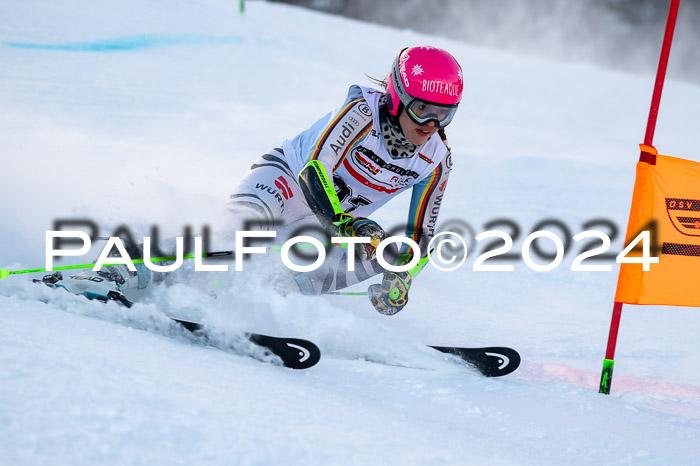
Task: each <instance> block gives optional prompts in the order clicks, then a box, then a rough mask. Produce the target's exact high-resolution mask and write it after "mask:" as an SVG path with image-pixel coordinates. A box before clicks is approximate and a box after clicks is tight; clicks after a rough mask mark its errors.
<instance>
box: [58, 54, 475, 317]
mask: <svg viewBox="0 0 700 466" xmlns="http://www.w3.org/2000/svg"><path fill="white" fill-rule="evenodd" d="M381 84H382V85H383V87H385V88H386V92H383V91H379V90H376V89H372V88H368V87H361V86H358V85H353V86H351V87H350V89H349V91H348V94H347V97H346V99H345V102H343V104H342V105H341V106H340V107H339V108H338V109H337V110H335V111H333V112H331V113H329V114H328V115H326V116H324V117H323V118H321V119H320V120H318V121H317V122H316V123H314V124H313V125H312V126H311V127H310V128H308V129H307V130H305V131H303V132H301V133H300V134H298V135H297V136H296V137H294V138H293V139H288V140H286V141H284V143H283V145H282V147H280V148H277V149H274V150H272V151H270V152H269V153H267V154H265V155H263V156H262V158H261V159H260V160H258V161H257V162H256V163H255V164H254V165H253V166H252V167H251V170H250V171H249V172H248V173H247V174H246V176H245V177H244V178H243V180H242V181H241V182H240V184H239V185H238V187H237V188H236V189H235V190H234V193H233V194H231V196H230V199H229V201H228V203H227V205H226V210H227V212H228V219H229V225H228V228H226V229H224V235H223V236H224V239H225V238H226V236H227V235H228V236H229V240H230V236H231V235H233V234H234V232H235V231H237V230H242V229H243V230H247V229H251V223H250V221H251V220H253V221H254V225H255V226H254V228H257V229H262V230H276V229H278V228H282V229H284V230H285V231H287V233H289V232H290V231H292V230H294V229H296V231H299V230H300V228H299V227H303V226H305V225H306V226H308V225H310V224H314V225H316V226H318V224H319V223H320V225H321V226H322V227H323V229H324V230H325V232H326V233H327V234H328V236H329V237H355V238H357V237H367V238H369V239H370V242H369V243H364V244H362V245H361V247H360V248H359V250H358V254H355V259H356V260H355V263H354V264H355V267H354V271H353V272H349V271H348V266H347V251H346V250H344V249H342V248H338V247H334V248H331V249H330V251H329V253H328V255H327V257H326V260H325V262H324V264H323V266H322V267H321V268H319V269H317V270H316V271H314V272H309V273H301V274H296V275H295V276H294V277H293V279H294V286H295V287H296V286H298V288H299V290H300V291H301V292H302V293H305V294H323V293H326V292H328V291H332V290H338V289H342V288H345V287H347V286H350V285H353V284H356V283H358V282H360V281H363V280H365V279H367V278H370V277H371V276H374V275H377V274H379V273H383V278H382V283H381V285H379V284H375V285H371V286H370V287H369V290H368V295H369V298H370V301H371V302H372V305H373V306H374V307H375V308H376V309H377V311H379V312H380V313H382V314H387V315H391V314H395V313H397V312H399V311H400V310H401V309H403V307H404V306H405V305H406V303H407V301H408V291H409V289H410V287H411V283H412V281H413V279H414V278H415V276H416V275H417V273H418V272H420V270H421V269H422V267H423V266H425V264H426V263H427V259H428V254H429V251H427V246H428V243H429V242H430V240H431V239H432V237H433V236H434V234H435V226H436V223H437V215H438V212H439V209H440V205H441V203H442V200H443V195H444V191H445V187H446V184H447V178H448V175H449V172H450V170H451V168H452V160H451V156H450V149H449V146H448V145H447V140H446V137H445V133H444V128H445V127H446V126H447V125H449V124H450V122H451V121H452V118H453V117H454V115H455V113H456V111H457V106H458V104H459V102H460V100H461V97H462V87H463V83H462V69H461V68H460V66H459V64H458V63H457V61H456V60H455V58H454V57H453V56H452V55H450V54H449V53H448V52H446V51H445V50H442V49H439V48H436V47H431V46H416V47H409V48H405V49H404V50H402V51H401V53H399V55H398V56H397V57H396V59H395V60H394V63H393V66H392V68H391V72H390V75H389V76H388V77H387V79H386V81H384V82H382V83H381ZM436 134H437V136H436ZM409 187H412V188H413V189H412V196H411V204H410V208H409V211H408V221H407V224H406V231H405V234H406V237H408V238H410V239H412V240H413V241H415V242H416V243H417V244H418V246H419V249H420V250H419V251H414V250H412V249H411V248H409V247H406V246H405V247H403V248H402V249H401V252H400V253H399V251H398V250H397V249H396V248H394V251H393V257H392V253H391V248H387V253H386V254H385V255H384V257H385V258H391V260H390V261H389V262H393V263H394V265H404V264H407V263H409V262H411V259H412V258H413V255H414V254H419V255H420V260H419V262H418V265H417V266H415V267H413V268H412V269H410V270H408V271H407V272H391V271H386V270H384V269H383V268H382V267H381V266H380V265H379V264H378V262H377V260H376V257H375V256H376V248H377V246H378V244H379V242H380V241H381V240H382V239H384V238H385V237H386V236H387V235H386V232H385V231H384V230H383V229H382V227H381V226H380V225H379V224H377V222H375V221H373V220H370V218H369V217H371V215H372V214H373V213H374V212H375V211H376V210H377V209H378V208H379V207H381V206H382V205H384V204H386V203H387V202H388V201H389V200H390V199H391V198H392V197H394V196H395V195H397V194H398V193H400V192H403V191H404V190H406V189H407V188H409ZM243 220H245V221H246V223H245V224H244V223H242V221H243ZM309 220H311V222H310V221H309ZM226 232H228V233H226ZM96 273H97V274H99V276H100V277H102V278H104V279H105V280H104V281H103V282H99V283H98V282H96V281H95V280H91V279H86V278H85V277H84V275H86V274H94V273H93V272H83V273H82V274H78V275H74V276H72V277H67V278H66V279H63V278H62V277H61V279H60V283H56V280H58V278H56V277H55V278H54V279H53V280H54V283H56V285H57V286H62V287H64V288H66V289H67V290H69V291H72V292H74V293H76V294H86V295H87V296H88V297H93V298H95V297H96V298H98V299H119V300H122V301H124V300H125V298H123V294H122V292H123V291H125V290H127V289H129V288H144V287H145V286H147V285H148V284H149V283H150V282H151V279H150V271H148V270H147V269H146V268H145V267H143V266H141V267H138V272H129V271H128V270H127V268H126V266H112V267H105V268H104V269H103V270H102V271H100V272H96ZM46 278H49V277H48V276H47V277H45V281H46ZM115 293H116V294H115Z"/></svg>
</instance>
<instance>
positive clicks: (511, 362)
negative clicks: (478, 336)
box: [431, 346, 520, 377]
mask: <svg viewBox="0 0 700 466" xmlns="http://www.w3.org/2000/svg"><path fill="white" fill-rule="evenodd" d="M431 348H433V349H436V350H438V351H441V352H443V353H447V354H452V355H455V356H457V357H459V358H460V359H462V360H463V361H464V362H466V363H467V364H469V365H470V366H473V367H474V368H476V369H477V370H478V371H479V372H481V373H482V374H483V375H484V376H486V377H502V376H504V375H508V374H510V373H512V372H514V371H515V370H516V369H517V368H518V366H520V354H519V353H518V352H517V351H515V350H514V349H513V348H506V347H504V346H488V347H485V348H460V347H455V346H431Z"/></svg>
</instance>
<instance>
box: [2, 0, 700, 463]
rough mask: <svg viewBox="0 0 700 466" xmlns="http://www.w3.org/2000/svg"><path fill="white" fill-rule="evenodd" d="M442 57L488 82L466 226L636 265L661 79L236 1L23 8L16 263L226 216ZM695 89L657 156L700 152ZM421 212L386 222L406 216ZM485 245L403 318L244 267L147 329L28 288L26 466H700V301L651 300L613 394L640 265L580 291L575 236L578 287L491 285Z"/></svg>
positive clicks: (11, 160)
mask: <svg viewBox="0 0 700 466" xmlns="http://www.w3.org/2000/svg"><path fill="white" fill-rule="evenodd" d="M660 41H661V37H659V42H660ZM423 43H429V44H433V45H437V46H441V47H444V48H446V49H448V50H449V51H450V52H452V53H453V54H454V55H455V56H456V57H457V59H458V60H459V61H460V63H461V64H462V67H463V68H464V75H465V83H466V87H465V89H466V90H465V96H464V100H463V103H462V105H461V108H460V112H459V113H458V114H457V117H456V118H455V121H454V122H453V124H452V125H451V126H450V127H449V128H448V136H449V139H450V143H451V145H452V147H453V160H454V162H455V169H454V171H453V173H452V175H451V181H450V184H449V187H448V190H447V196H446V200H445V203H444V206H443V209H442V212H441V222H440V223H441V224H442V225H444V226H452V227H454V228H457V227H460V226H461V227H462V228H464V222H467V223H468V224H469V226H470V227H471V229H472V230H474V232H475V233H479V232H482V231H485V230H487V229H489V227H487V225H488V224H490V223H491V222H493V221H495V220H498V219H508V220H510V221H511V222H514V223H515V224H516V225H517V226H518V227H519V228H520V229H521V232H520V235H519V237H518V238H517V239H516V241H515V245H514V249H513V252H516V253H517V252H518V251H519V248H520V246H521V244H522V240H523V239H524V237H525V236H526V235H527V233H529V232H530V231H532V230H533V227H534V226H536V225H537V223H539V222H540V221H542V220H544V219H558V220H559V221H561V222H563V224H564V225H566V226H567V228H568V229H569V230H570V233H571V235H574V234H576V233H579V232H581V231H583V230H585V229H586V228H584V226H583V225H584V224H586V223H587V222H589V221H591V220H593V219H606V220H608V221H610V222H612V223H613V224H614V225H616V226H617V227H618V228H619V230H620V233H619V235H618V236H617V238H616V239H615V240H614V241H613V248H612V249H611V252H618V251H620V250H621V248H622V238H621V236H622V235H623V234H624V229H625V224H626V220H627V213H628V208H629V203H630V199H631V194H632V186H633V182H634V166H635V163H636V161H637V158H638V155H639V150H638V148H637V144H638V143H639V142H641V140H642V138H643V132H644V128H645V125H646V118H647V113H648V107H649V101H650V98H651V90H652V87H653V79H652V78H650V77H649V76H635V75H632V74H627V73H622V72H619V71H608V70H604V69H600V68H595V67H592V66H590V65H584V64H576V63H557V62H552V61H545V60H542V59H536V58H533V57H530V56H528V57H524V56H519V55H516V54H512V53H506V52H498V51H494V50H491V49H487V48H479V47H475V46H470V45H467V44H464V43H461V42H457V41H452V40H447V39H441V38H437V37H432V36H426V35H421V34H417V33H413V32H407V31H400V30H394V29H389V28H386V27H382V26H377V25H368V24H364V23H361V22H357V21H352V20H347V19H343V18H340V17H335V16H326V15H323V14H320V13H314V12H310V11H308V10H303V9H298V8H293V7H288V6H281V5H273V4H267V3H264V2H250V3H248V4H247V8H246V12H245V14H244V15H240V14H239V13H238V5H237V2H231V1H229V2H223V1H220V0H197V1H183V0H175V1H170V2H157V1H146V0H141V1H136V0H120V1H103V2H98V3H94V4H93V3H85V2H80V1H76V0H67V1H64V2H60V3H56V2H45V1H32V0H25V1H22V2H3V3H2V5H0V63H2V66H1V67H0V109H1V110H2V111H0V153H1V154H2V169H1V171H0V188H1V189H2V193H3V195H4V196H3V197H4V199H3V201H4V202H2V204H0V218H1V219H2V221H1V222H0V244H1V245H2V246H1V247H0V267H2V268H5V269H10V270H16V269H22V268H36V267H43V264H44V232H45V231H46V230H50V229H52V227H53V222H54V220H56V219H79V218H89V219H92V220H94V221H96V222H98V223H99V224H100V226H101V227H102V228H103V230H102V231H101V234H104V235H109V234H110V233H111V231H113V230H114V229H115V228H116V227H117V226H119V225H128V226H129V228H130V229H132V231H133V232H134V233H138V234H141V235H143V234H147V233H148V229H149V228H150V226H151V225H158V226H159V228H160V230H161V234H162V235H164V236H167V235H181V234H182V232H183V228H184V227H185V226H186V225H190V226H191V227H192V228H193V229H194V230H198V229H199V228H200V227H201V226H203V225H213V224H215V222H216V220H217V219H218V215H219V213H220V211H221V209H222V206H223V204H224V202H225V201H226V199H227V197H228V194H229V192H230V190H231V189H232V187H233V186H235V184H236V182H237V180H238V179H239V178H240V177H241V176H242V174H243V173H244V172H245V171H246V170H247V168H248V167H249V166H250V164H251V163H252V162H254V161H255V159H256V158H257V157H259V155H260V154H262V153H264V152H266V151H267V150H269V149H270V148H272V147H276V146H279V144H280V143H281V142H282V140H284V139H285V138H287V137H291V136H293V135H295V134H296V133H297V132H299V131H301V130H302V129H304V128H306V127H307V126H308V125H309V124H311V123H312V122H313V121H315V120H316V119H317V118H318V117H319V116H321V115H323V114H325V113H326V112H328V111H329V110H331V109H333V108H334V107H336V106H337V105H339V104H340V103H341V102H342V101H343V99H344V96H345V93H346V91H347V87H348V86H349V85H351V84H353V83H359V84H364V85H369V84H370V82H369V81H368V79H367V76H366V75H369V76H373V77H383V76H384V75H386V73H387V72H388V69H389V66H390V64H391V62H392V60H393V59H394V57H395V55H396V53H397V52H398V51H399V50H400V49H401V48H402V47H405V46H407V45H413V44H423ZM673 58H674V57H673V54H672V55H671V60H673ZM672 78H673V76H670V81H668V82H667V84H666V87H665V89H664V95H663V99H662V103H661V111H660V115H659V121H658V125H657V130H656V137H655V141H654V143H655V145H656V147H657V148H658V149H659V151H660V152H661V153H664V154H668V155H673V156H676V157H683V158H689V159H693V160H700V154H699V153H698V150H697V144H698V139H699V138H700V134H698V130H697V128H698V126H697V122H698V120H699V119H700V118H698V117H699V115H698V109H699V108H700V87H698V86H697V85H691V84H687V83H680V82H674V81H673V79H672ZM408 197H409V196H408V195H406V196H401V197H400V198H398V199H396V200H395V201H394V202H392V203H390V204H389V205H388V206H386V207H385V208H384V209H382V210H381V211H379V212H378V213H377V215H376V220H378V221H379V222H380V223H381V224H384V225H387V226H390V225H395V224H398V223H400V222H402V221H404V217H405V215H406V208H407V205H408ZM450 222H452V223H451V224H450ZM499 228H500V229H505V230H506V231H509V230H507V228H508V227H506V226H503V225H500V226H499ZM596 229H601V230H602V231H606V230H605V229H604V228H603V227H600V228H596ZM553 231H554V232H555V233H557V234H558V235H559V236H561V237H562V238H564V236H565V235H564V233H563V232H562V231H560V230H557V229H556V228H555V229H554V230H553ZM465 232H466V230H465ZM606 232H607V231H606ZM472 244H473V241H472ZM474 246H475V247H474V248H473V249H472V251H471V252H470V258H469V259H468V260H467V262H466V264H465V265H464V266H463V267H462V268H461V269H460V270H459V271H456V272H452V273H445V272H440V271H438V270H436V269H434V268H428V269H427V270H426V271H425V272H424V274H423V275H421V277H420V278H419V279H418V280H417V281H416V283H415V285H414V287H413V289H412V290H411V301H410V303H409V305H408V306H407V307H406V308H405V309H404V310H403V311H402V312H401V313H400V314H398V315H396V316H394V317H385V316H381V315H379V314H377V313H376V312H375V311H374V310H373V308H372V307H371V305H369V303H368V302H367V301H366V298H363V297H321V298H313V297H302V296H288V297H286V298H284V297H281V296H276V295H270V293H264V292H262V291H263V290H264V285H260V286H258V285H256V284H255V283H254V281H252V280H247V279H248V278H249V277H248V276H247V275H245V273H243V275H238V276H236V274H235V273H232V274H230V276H228V275H227V280H228V283H230V285H229V286H228V287H227V288H225V289H223V290H221V291H220V292H219V293H218V294H219V299H217V300H213V299H211V298H210V297H209V296H208V295H207V293H206V292H205V291H203V290H201V289H199V288H198V287H196V286H189V285H183V284H180V285H175V286H172V287H170V288H165V287H154V289H152V290H151V291H150V293H148V294H146V295H144V296H143V297H142V299H141V300H139V303H138V304H136V305H135V306H134V307H133V308H131V309H125V308H121V307H118V306H117V305H116V304H114V303H110V304H108V305H103V304H100V303H97V302H90V301H87V300H85V299H82V298H80V297H76V296H72V295H69V294H68V293H61V292H59V291H56V290H50V289H48V288H46V287H43V286H37V285H34V284H32V283H31V281H30V280H29V278H32V276H29V275H20V276H12V277H8V278H6V279H3V280H2V282H0V458H2V463H3V464H13V465H14V464H71V465H75V464H96V463H104V464H193V463H194V464H208V463H211V464H274V463H279V462H285V463H287V464H328V463H333V464H358V463H374V464H562V463H570V464H599V463H607V464H698V463H699V462H700V449H699V448H698V446H697V438H698V435H699V434H700V371H699V370H698V369H700V364H699V363H698V356H699V355H700V343H698V339H697V331H698V328H699V327H700V310H699V309H697V308H661V307H654V306H639V307H632V306H626V307H625V309H624V311H623V317H622V326H621V330H620V338H619V341H618V351H617V354H616V366H615V378H614V380H613V387H612V395H611V396H609V397H606V396H602V395H599V394H598V393H597V387H598V383H599V377H600V369H601V366H602V361H603V356H604V351H605V344H606V340H607V332H608V328H609V322H610V313H611V308H612V301H613V296H614V291H615V281H616V277H617V273H616V272H617V267H615V266H613V271H612V272H598V273H582V272H572V271H570V270H569V267H570V264H571V262H572V260H573V258H574V257H575V256H576V254H577V253H578V252H579V251H580V250H581V245H579V244H575V245H572V248H571V251H570V252H569V253H568V254H567V256H566V258H565V260H564V262H563V263H562V264H561V265H560V266H559V267H558V268H557V269H556V270H554V271H552V272H546V273H538V272H535V271H533V270H531V269H530V268H528V267H527V266H526V265H525V263H524V262H523V261H522V260H521V259H520V260H519V259H517V258H514V259H511V260H510V261H509V263H512V264H514V266H515V270H514V272H493V273H487V272H474V271H472V266H473V264H474V259H475V258H476V256H477V255H478V254H479V253H480V252H481V250H482V249H483V245H474ZM94 257H95V256H90V257H85V258H84V259H85V262H89V261H90V260H92V259H94ZM61 263H68V262H67V261H63V262H61ZM606 263H612V261H608V262H606ZM39 275H40V274H39ZM34 278H38V277H37V276H36V275H35V276H34ZM358 289H364V286H362V287H358ZM162 312H168V313H171V314H175V315H189V314H196V315H197V318H199V319H201V320H203V321H204V322H207V323H209V324H210V325H211V326H213V327H214V328H216V329H217V331H219V332H220V333H221V338H222V339H226V338H233V337H234V336H235V333H236V332H235V330H236V329H244V330H254V331H258V332H263V333H270V334H275V335H284V336H296V337H302V338H308V339H311V340H313V341H314V342H316V343H317V344H318V345H319V346H320V347H321V349H322V351H323V358H322V360H321V362H320V363H319V364H318V365H317V366H316V367H314V368H312V369H310V370H306V371H292V370H288V369H284V368H280V367H278V366H276V365H274V364H268V363H261V362H260V361H257V360H255V359H253V358H250V357H246V356H240V355H234V354H229V353H225V352H222V351H219V350H215V349H210V348H206V347H203V346H198V345H193V344H192V343H191V341H190V340H189V339H188V337H187V335H186V334H185V333H184V332H178V331H177V329H175V328H173V326H172V325H170V324H169V322H168V319H167V318H165V317H164V316H163V314H162ZM422 344H433V345H462V346H479V345H505V346H512V347H514V348H517V349H518V350H519V351H520V352H521V354H522V357H523V364H522V366H521V368H520V369H519V370H518V371H517V372H516V373H515V374H512V375H510V376H508V377H505V378H501V379H484V378H482V377H480V376H479V375H477V374H475V373H474V372H473V371H470V370H469V369H467V368H465V367H462V366H459V365H456V364H454V363H452V362H448V361H446V360H444V359H443V358H442V357H441V355H440V354H437V353H433V352H432V351H428V350H426V349H425V348H424V347H423V346H422ZM251 351H253V350H252V349H251Z"/></svg>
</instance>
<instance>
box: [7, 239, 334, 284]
mask: <svg viewBox="0 0 700 466" xmlns="http://www.w3.org/2000/svg"><path fill="white" fill-rule="evenodd" d="M324 245H326V244H324ZM296 246H297V247H299V248H306V247H313V246H312V245H304V244H297V245H296ZM270 249H271V250H273V251H280V250H282V246H271V247H270ZM234 254H235V251H216V252H205V253H203V254H202V255H201V256H200V257H202V258H208V257H226V256H233V255H234ZM182 258H183V259H194V258H195V255H194V254H187V255H185V256H183V257H182ZM172 260H177V256H165V257H154V258H152V259H151V262H165V261H172ZM143 261H144V260H143V259H134V260H132V261H131V262H133V263H134V264H140V263H143ZM120 264H122V263H121V262H120V263H112V264H103V267H109V266H111V265H120ZM94 266H95V263H94V262H93V263H90V264H77V265H63V266H60V267H53V268H52V271H53V270H72V269H87V268H91V267H94ZM39 272H47V270H46V268H42V269H26V270H7V269H1V268H0V280H2V279H3V278H5V277H8V276H10V275H19V274H23V273H39Z"/></svg>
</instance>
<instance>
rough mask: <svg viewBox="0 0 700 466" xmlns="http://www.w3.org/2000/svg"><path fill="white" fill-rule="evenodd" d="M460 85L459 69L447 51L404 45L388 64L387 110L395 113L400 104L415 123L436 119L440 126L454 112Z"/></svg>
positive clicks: (448, 122) (460, 91)
mask: <svg viewBox="0 0 700 466" xmlns="http://www.w3.org/2000/svg"><path fill="white" fill-rule="evenodd" d="M462 88H463V83H462V68H461V67H460V66H459V63H457V60H455V58H454V57H453V56H452V55H450V54H449V53H448V52H446V51H445V50H442V49H439V48H437V47H431V46H429V45H424V46H416V47H408V48H405V49H403V50H402V51H401V53H399V55H398V56H397V57H396V60H394V65H393V66H392V67H391V78H390V79H389V82H388V85H387V89H386V93H387V106H388V108H389V113H391V114H392V115H394V116H396V115H397V114H398V112H399V104H401V103H402V104H403V105H404V108H405V109H406V112H407V113H408V115H409V116H410V117H411V119H412V120H413V121H415V122H416V123H418V124H421V125H423V124H427V123H428V122H430V121H435V123H436V125H437V126H438V127H439V128H443V127H445V126H447V125H448V124H450V122H451V121H452V118H453V117H454V114H455V113H456V112H457V105H458V104H459V101H460V100H462Z"/></svg>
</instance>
